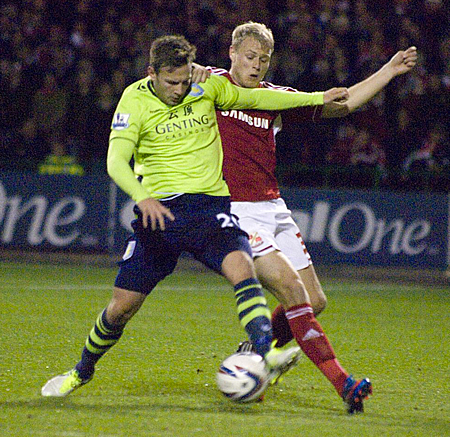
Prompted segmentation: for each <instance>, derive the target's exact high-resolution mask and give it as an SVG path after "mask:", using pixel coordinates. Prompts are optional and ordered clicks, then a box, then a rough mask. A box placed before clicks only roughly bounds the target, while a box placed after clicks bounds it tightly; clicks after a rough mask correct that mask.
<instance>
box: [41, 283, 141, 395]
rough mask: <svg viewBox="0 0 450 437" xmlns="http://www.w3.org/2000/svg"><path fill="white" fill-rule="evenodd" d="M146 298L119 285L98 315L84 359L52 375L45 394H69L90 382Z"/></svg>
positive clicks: (85, 349) (89, 337)
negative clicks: (67, 370) (97, 366)
mask: <svg viewBox="0 0 450 437" xmlns="http://www.w3.org/2000/svg"><path fill="white" fill-rule="evenodd" d="M145 298H146V295H144V294H142V293H138V292H134V291H130V290H124V289H121V288H117V287H115V288H114V292H113V296H112V299H111V301H110V302H109V304H108V306H107V307H106V308H105V309H104V310H103V311H102V312H101V313H100V314H99V316H98V317H97V319H96V321H95V324H94V326H93V328H92V329H91V331H90V333H89V335H88V337H87V339H86V343H85V346H84V348H83V351H82V353H81V360H80V361H79V362H78V363H77V364H76V365H75V367H74V368H73V369H72V370H70V371H69V372H67V373H64V374H62V375H58V376H55V377H54V378H52V379H50V380H49V381H48V382H47V383H46V384H45V385H44V387H42V395H43V396H57V397H61V396H67V395H69V394H70V393H72V392H73V391H74V390H75V389H77V388H79V387H81V386H82V385H84V384H86V383H88V382H89V381H90V380H91V379H92V378H93V376H94V372H95V365H96V364H97V362H98V360H99V359H100V358H101V357H102V356H103V355H104V354H105V353H106V352H108V351H109V350H110V349H111V348H112V347H113V346H114V345H115V344H116V343H117V342H118V341H119V339H120V337H121V336H122V333H123V330H124V328H125V325H126V323H127V322H128V321H129V320H130V319H131V318H132V317H133V315H134V314H136V312H137V311H138V310H139V308H140V307H141V305H142V303H143V302H144V300H145Z"/></svg>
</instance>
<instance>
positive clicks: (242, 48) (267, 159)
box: [199, 22, 417, 413]
mask: <svg viewBox="0 0 450 437" xmlns="http://www.w3.org/2000/svg"><path fill="white" fill-rule="evenodd" d="M273 48H274V40H273V35H272V32H271V31H270V29H268V28H267V27H266V26H265V25H264V24H259V23H253V22H249V23H245V24H242V25H240V26H237V27H236V28H235V29H234V31H233V35H232V43H231V46H230V50H229V54H230V59H231V68H230V70H229V71H227V70H224V69H219V68H214V67H208V70H209V71H210V72H212V73H213V74H218V75H222V76H225V77H227V78H228V80H230V81H231V82H232V83H234V84H236V85H239V86H241V87H245V88H256V87H266V88H273V89H282V90H290V91H292V92H296V90H294V89H292V88H288V87H280V86H275V85H273V84H270V83H268V82H265V81H263V79H264V76H265V74H266V72H267V70H268V68H269V64H270V59H271V55H272V53H273ZM416 60H417V50H416V48H415V47H410V48H409V49H407V50H405V51H399V52H398V53H397V54H396V55H395V56H394V57H393V58H392V59H391V60H390V61H389V62H388V63H386V64H385V65H384V66H383V67H382V68H381V69H380V70H378V71H377V72H376V73H375V74H373V75H372V76H370V77H369V78H367V79H365V80H363V81H362V82H360V83H358V84H356V85H354V86H352V87H350V88H349V97H348V100H346V101H345V102H341V103H336V102H333V103H330V104H327V105H324V106H322V107H319V106H317V107H308V108H297V109H295V110H290V111H285V112H283V123H285V124H288V123H298V122H301V121H305V120H313V121H314V120H317V119H319V118H321V117H323V118H328V117H343V116H345V115H347V114H348V113H351V112H353V111H354V110H356V109H357V108H359V107H360V106H362V105H363V104H364V103H366V102H368V101H369V100H370V99H371V98H372V97H374V96H375V95H376V94H377V93H378V92H379V91H380V90H381V89H383V88H384V87H385V86H386V85H387V84H388V83H389V82H390V80H391V79H393V78H394V77H395V76H398V75H400V74H403V73H406V72H408V71H409V70H411V68H413V67H414V65H415V63H416ZM199 68H201V67H199ZM217 119H218V124H219V130H220V134H221V137H222V144H223V149H224V164H223V165H224V168H223V172H224V176H225V179H226V182H227V184H228V186H229V189H230V192H231V200H232V204H231V205H232V206H231V211H232V213H233V214H235V215H236V216H237V217H238V218H239V224H240V226H241V228H242V229H244V230H245V231H246V232H247V233H248V234H249V236H250V244H251V246H252V250H253V257H254V260H255V266H256V269H257V274H258V278H259V279H260V281H261V283H262V284H263V286H264V287H265V288H266V289H267V290H269V291H270V292H271V293H272V294H273V295H274V296H275V297H276V298H277V300H278V301H279V302H280V305H279V306H278V307H277V308H276V309H275V310H274V312H273V315H272V323H273V329H274V338H276V339H277V340H278V343H277V346H279V347H281V346H283V345H285V344H286V343H288V342H289V341H291V340H292V339H295V340H296V342H297V343H298V344H299V346H300V347H301V349H302V350H303V352H304V353H305V354H306V356H307V357H308V358H309V359H310V360H311V361H312V362H313V363H314V364H315V365H316V366H317V367H318V368H319V369H320V370H321V372H322V373H323V374H324V375H325V376H326V378H328V380H329V381H330V382H331V383H332V384H333V386H334V387H335V389H336V391H337V393H338V394H339V396H341V397H342V398H343V400H344V402H345V404H346V408H347V411H348V412H349V413H354V412H362V411H363V400H364V399H365V398H367V397H368V395H369V394H370V393H371V392H372V385H371V382H370V381H369V380H368V379H367V378H365V379H361V380H356V379H354V378H353V377H352V376H351V375H349V373H348V372H347V371H346V370H345V369H344V368H343V367H342V366H341V364H340V363H339V361H338V360H337V358H336V354H335V352H334V350H333V348H332V346H331V344H330V342H329V341H328V339H327V336H326V335H325V333H324V331H323V329H322V327H321V325H320V324H319V322H318V321H317V320H316V317H315V316H316V315H317V314H319V313H320V312H321V311H322V310H323V309H324V308H325V305H326V296H325V294H324V292H323V290H322V287H321V284H320V282H319V280H318V278H317V275H316V272H315V270H314V267H313V264H312V261H311V257H310V255H309V253H308V251H307V249H306V246H305V244H304V242H303V240H302V237H301V234H300V231H299V229H298V227H297V225H296V224H295V222H294V220H293V219H292V217H291V212H290V211H289V210H288V209H287V207H286V204H285V202H284V200H283V199H282V198H281V197H280V191H279V187H278V183H277V179H276V177H275V165H276V160H275V148H276V143H275V136H276V134H277V132H278V131H279V130H280V129H281V116H280V112H279V111H251V110H229V111H217ZM248 346H249V345H247V347H248ZM244 348H245V346H244Z"/></svg>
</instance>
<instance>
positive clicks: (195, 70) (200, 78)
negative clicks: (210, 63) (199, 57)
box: [192, 62, 211, 83]
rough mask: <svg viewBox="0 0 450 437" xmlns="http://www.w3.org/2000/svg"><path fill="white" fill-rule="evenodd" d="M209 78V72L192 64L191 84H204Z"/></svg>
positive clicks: (201, 66)
mask: <svg viewBox="0 0 450 437" xmlns="http://www.w3.org/2000/svg"><path fill="white" fill-rule="evenodd" d="M209 76H211V72H210V71H208V70H207V69H206V67H203V65H198V64H196V63H195V62H194V63H193V64H192V83H202V82H205V81H206V79H208V77H209Z"/></svg>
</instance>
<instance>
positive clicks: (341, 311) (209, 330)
mask: <svg viewBox="0 0 450 437" xmlns="http://www.w3.org/2000/svg"><path fill="white" fill-rule="evenodd" d="M0 277H1V279H2V280H1V283H0V296H1V306H0V314H1V329H0V345H1V352H0V435H1V436H19V437H22V436H23V437H25V436H45V437H59V436H61V437H62V436H68V437H85V436H86V437H91V436H98V437H100V436H101V437H116V436H127V437H128V436H130V437H140V436H169V437H171V436H174V437H184V436H189V437H192V436H220V437H228V436H230V437H240V436H245V437H253V436H254V437H261V436H309V437H316V436H317V437H326V436H333V437H340V436H345V437H347V436H351V435H358V436H368V437H369V436H370V437H374V436H375V437H379V436H411V437H413V436H414V437H419V436H426V437H434V436H448V435H450V419H449V418H450V409H449V403H448V398H449V395H450V390H449V370H448V369H449V365H448V363H449V336H448V329H449V326H450V324H449V314H450V311H449V299H448V297H449V294H448V289H446V288H445V287H439V286H429V287H423V286H420V285H414V286H407V285H398V284H397V285H396V284H386V283H377V282H373V283H362V282H355V281H353V282H350V281H343V280H339V281H338V280H336V281H330V280H325V279H324V280H323V286H324V289H325V290H326V293H327V295H328V302H329V303H328V308H327V309H326V311H325V312H324V314H323V315H321V316H320V317H319V320H320V322H321V323H322V326H323V327H324V329H325V331H326V332H327V334H328V336H329V338H330V340H331V342H332V344H333V346H334V349H335V351H336V354H337V356H338V357H339V359H340V361H341V364H342V365H343V366H344V367H345V368H347V369H348V370H349V371H350V372H352V373H354V374H355V376H357V377H362V376H368V377H370V378H371V380H372V382H373V385H374V395H373V397H372V398H371V399H370V400H369V401H367V402H366V412H365V413H364V414H363V415H358V416H348V415H347V414H346V413H345V412H344V408H343V405H342V401H341V400H340V399H339V398H338V396H337V395H336V393H335V392H334V389H333V388H332V386H331V385H330V384H329V383H328V381H327V380H326V379H325V378H324V377H323V376H322V374H321V373H320V372H319V371H318V370H317V369H316V368H315V367H314V366H313V365H312V364H311V363H310V362H309V361H308V360H307V359H306V358H305V359H303V360H302V361H301V362H300V363H299V365H298V367H296V368H295V369H293V370H292V371H291V372H290V373H289V374H288V375H287V376H286V378H285V379H284V381H283V382H282V383H281V385H279V386H276V387H271V388H270V389H269V391H268V392H267V394H266V399H265V401H264V402H263V403H258V404H249V405H239V404H233V403H231V402H230V401H229V400H228V399H226V398H225V397H223V396H222V395H221V394H220V393H219V392H218V390H217V389H216V385H215V373H216V369H217V367H218V365H219V363H220V361H221V360H222V359H223V358H225V357H226V356H227V355H229V354H231V353H233V352H234V351H235V349H236V346H237V344H238V342H239V341H241V340H242V339H243V338H244V337H245V336H244V333H243V331H242V329H241V328H240V326H239V323H238V319H237V315H236V311H235V303H234V297H233V293H232V289H231V287H230V286H229V285H228V284H227V283H226V282H225V281H224V280H223V279H222V278H220V277H219V276H217V275H214V274H210V273H202V272H201V273H197V274H194V273H192V272H182V271H179V272H177V273H176V274H174V275H172V276H171V277H169V278H168V279H166V280H165V281H164V282H162V283H161V284H160V285H159V286H158V287H157V289H156V290H155V291H154V292H153V293H152V295H151V296H150V297H149V298H148V299H147V301H146V302H145V304H144V306H143V308H142V309H141V310H140V312H138V314H137V315H136V316H135V317H134V319H133V320H132V321H131V322H130V323H129V325H128V326H127V328H126V331H125V333H124V335H123V337H122V339H121V341H120V342H119V343H118V344H117V345H116V346H115V347H114V348H113V349H112V350H111V351H110V352H109V353H108V354H107V355H105V357H104V358H103V359H102V360H101V361H100V362H99V364H98V367H97V372H96V375H95V378H94V379H93V381H92V382H91V383H89V384H88V385H86V386H85V387H82V388H81V389H80V390H78V391H76V392H75V393H73V394H72V395H71V396H69V397H68V398H62V399H48V398H42V397H41V395H40V388H41V386H42V385H43V384H44V383H45V382H46V380H47V379H49V378H50V377H52V376H54V375H56V374H58V373H61V372H64V371H67V370H69V369H70V368H71V367H72V366H73V365H74V364H75V363H76V362H77V361H78V358H79V355H80V351H81V348H82V346H83V344H84V341H85V338H86V336H87V334H88V332H89V330H90V329H91V327H92V325H93V323H94V320H95V317H96V316H97V315H98V313H99V312H100V311H101V310H102V309H103V308H104V306H105V304H106V303H107V302H108V300H109V298H110V295H111V286H112V283H113V280H114V277H115V269H109V268H99V267H91V268H88V267H71V266H53V265H30V264H28V265H26V264H12V263H3V264H2V265H0ZM269 302H270V306H271V308H273V307H274V306H275V301H274V300H273V299H272V298H270V297H269Z"/></svg>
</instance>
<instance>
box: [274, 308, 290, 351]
mask: <svg viewBox="0 0 450 437" xmlns="http://www.w3.org/2000/svg"><path fill="white" fill-rule="evenodd" d="M272 330H273V338H274V340H277V347H282V346H284V345H285V344H288V343H289V342H290V341H291V340H292V339H293V338H294V336H293V335H292V332H291V328H290V326H289V322H288V319H286V315H285V313H284V309H283V307H282V306H281V305H278V306H277V307H276V308H275V310H274V311H273V313H272Z"/></svg>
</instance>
